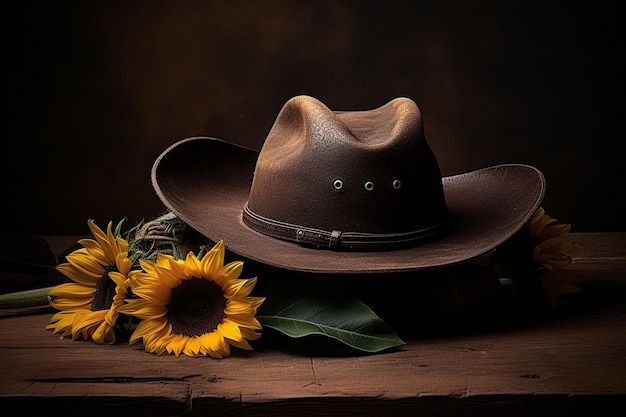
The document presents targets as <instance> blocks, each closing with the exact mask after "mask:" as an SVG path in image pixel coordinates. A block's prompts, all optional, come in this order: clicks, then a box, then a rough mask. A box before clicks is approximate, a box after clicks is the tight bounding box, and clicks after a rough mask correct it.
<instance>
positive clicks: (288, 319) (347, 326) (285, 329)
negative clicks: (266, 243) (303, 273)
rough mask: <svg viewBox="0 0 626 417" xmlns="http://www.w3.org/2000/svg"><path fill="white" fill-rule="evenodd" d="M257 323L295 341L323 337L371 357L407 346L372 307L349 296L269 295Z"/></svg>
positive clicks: (315, 293)
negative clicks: (309, 337) (374, 354)
mask: <svg viewBox="0 0 626 417" xmlns="http://www.w3.org/2000/svg"><path fill="white" fill-rule="evenodd" d="M257 319H258V320H259V321H260V322H261V324H262V325H263V326H264V327H268V328H272V329H274V330H277V331H279V332H281V333H283V334H285V335H287V336H289V337H292V338H301V337H305V336H311V335H322V336H326V337H329V338H331V339H335V340H337V341H339V342H342V343H344V344H345V345H347V346H350V347H352V348H355V349H358V350H361V351H365V352H370V353H374V352H380V351H382V350H385V349H388V348H392V347H396V346H399V345H402V344H404V342H403V341H402V340H401V339H400V338H399V337H398V335H396V333H395V332H394V331H393V330H392V329H391V328H390V327H389V326H388V325H387V324H386V323H385V322H384V321H383V320H382V319H381V318H380V317H378V316H377V315H376V314H375V313H374V312H373V311H372V310H371V309H370V308H369V307H368V306H366V305H365V304H363V302H361V301H360V300H359V299H358V298H356V297H354V296H353V295H351V294H348V293H336V292H334V293H333V294H328V293H321V292H318V291H307V292H304V293H302V292H298V291H295V292H294V291H292V292H288V293H278V294H268V296H267V297H266V300H265V302H264V303H263V305H262V306H261V308H259V312H258V314H257Z"/></svg>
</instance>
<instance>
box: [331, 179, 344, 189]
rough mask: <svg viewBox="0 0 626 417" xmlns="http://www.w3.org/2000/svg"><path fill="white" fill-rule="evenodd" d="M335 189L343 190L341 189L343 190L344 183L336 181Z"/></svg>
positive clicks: (334, 183)
mask: <svg viewBox="0 0 626 417" xmlns="http://www.w3.org/2000/svg"><path fill="white" fill-rule="evenodd" d="M333 187H334V188H335V190H341V188H343V181H341V180H335V181H334V182H333Z"/></svg>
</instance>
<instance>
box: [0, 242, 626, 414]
mask: <svg viewBox="0 0 626 417" xmlns="http://www.w3.org/2000/svg"><path fill="white" fill-rule="evenodd" d="M572 238H573V239H574V246H573V247H572V249H571V250H570V251H569V253H570V254H571V255H572V258H573V264H572V265H571V266H570V269H575V270H578V271H580V272H581V274H582V275H581V277H582V282H581V285H582V286H583V292H584V294H585V296H586V297H587V300H590V301H588V302H586V303H585V306H584V307H583V308H578V309H572V310H568V312H567V313H561V314H553V315H548V316H547V317H544V318H543V319H541V320H537V321H533V322H530V323H526V324H524V325H520V324H519V323H517V324H514V325H511V326H510V327H502V326H500V327H498V328H497V329H494V330H493V331H481V332H472V331H462V330H459V331H457V332H452V333H448V334H445V335H432V334H429V335H424V336H419V335H417V336H415V337H414V338H412V339H411V340H408V341H407V342H408V343H407V344H406V345H404V346H401V347H400V348H398V349H394V350H392V351H390V352H387V353H382V354H376V355H337V356H311V355H310V354H308V353H304V352H306V351H307V350H298V349H297V348H295V347H291V348H290V347H285V348H283V347H282V346H281V345H280V344H276V343H269V342H266V343H262V341H263V339H264V338H261V339H260V340H259V341H258V342H259V343H258V344H256V345H255V351H254V352H244V351H240V350H233V352H232V355H231V357H229V358H227V359H223V360H214V359H211V358H189V357H175V356H156V355H152V354H148V353H146V352H144V351H143V349H142V347H141V346H140V345H139V344H137V345H133V346H128V345H127V344H115V345H110V346H109V345H106V346H100V345H96V344H95V343H93V342H85V341H72V340H71V339H63V340H62V339H60V338H59V337H58V336H57V335H54V334H53V333H52V332H50V331H47V330H45V326H46V324H47V323H48V322H49V320H50V317H51V314H52V311H50V310H44V311H32V312H31V313H32V314H20V315H15V314H10V313H11V312H8V313H7V312H5V314H4V317H2V318H0V369H1V370H2V371H1V373H0V406H1V407H2V409H4V410H6V409H8V407H13V408H14V409H15V410H21V411H23V412H25V413H26V415H30V414H32V415H60V416H61V415H62V416H70V415H81V416H92V415H105V414H106V415H110V416H117V415H126V414H128V415H141V416H151V415H184V416H188V415H189V416H195V415H272V416H273V415H303V416H304V415H307V416H309V415H355V416H369V415H383V416H395V415H415V416H428V415H436V416H447V415H460V416H463V415H477V416H489V415H494V416H496V415H497V416H507V417H510V416H517V415H532V416H544V415H545V416H557V415H589V416H598V417H603V416H607V415H621V412H624V411H625V410H626V314H625V313H626V274H625V272H626V246H625V242H626V233H606V234H596V233H585V234H572ZM67 242H68V238H67V237H57V238H54V237H53V238H52V239H50V244H51V247H53V248H54V249H55V250H57V251H58V250H61V249H64V248H66V247H67ZM37 412H39V413H42V412H46V413H47V414H37ZM12 415H22V414H21V413H17V414H12ZM624 415H626V414H624Z"/></svg>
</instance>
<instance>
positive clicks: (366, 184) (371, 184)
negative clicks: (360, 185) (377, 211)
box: [364, 181, 374, 191]
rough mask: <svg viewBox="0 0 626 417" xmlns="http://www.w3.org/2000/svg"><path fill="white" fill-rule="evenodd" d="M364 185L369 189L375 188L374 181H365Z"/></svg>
mask: <svg viewBox="0 0 626 417" xmlns="http://www.w3.org/2000/svg"><path fill="white" fill-rule="evenodd" d="M364 187H365V189H366V190H367V191H372V190H373V189H374V183H373V182H371V181H368V182H366V183H365V185H364Z"/></svg>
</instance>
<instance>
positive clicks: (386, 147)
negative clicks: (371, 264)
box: [244, 96, 448, 248]
mask: <svg viewBox="0 0 626 417" xmlns="http://www.w3.org/2000/svg"><path fill="white" fill-rule="evenodd" d="M447 216H448V210H447V208H446V203H445V197H444V192H443V186H442V182H441V172H440V169H439V165H438V163H437V160H436V158H435V156H434V154H433V153H432V151H431V149H430V147H429V145H428V143H427V141H426V138H425V135H424V129H423V123H422V116H421V112H420V110H419V108H418V106H417V105H416V104H415V102H413V101H412V100H410V99H408V98H396V99H394V100H391V101H390V102H388V103H387V104H385V105H383V106H381V107H379V108H376V109H373V110H365V111H331V110H330V109H329V108H328V107H326V106H325V105H324V104H322V103H321V102H320V101H318V100H316V99H314V98H312V97H308V96H297V97H294V98H292V99H291V100H289V101H288V102H287V103H286V104H285V105H284V106H283V108H282V110H281V111H280V113H279V115H278V117H277V119H276V121H275V122H274V125H273V126H272V129H271V130H270V132H269V134H268V136H267V139H266V141H265V143H264V145H263V148H262V149H261V152H260V153H259V157H258V159H257V163H256V168H255V173H254V178H253V182H252V186H251V189H250V194H249V198H248V202H247V205H246V208H245V214H244V221H245V222H246V224H248V225H249V226H250V227H252V228H254V229H256V230H258V231H260V232H262V233H266V234H270V235H274V236H275V237H280V238H284V239H287V240H294V241H300V242H302V243H309V244H313V245H319V246H330V247H332V246H333V243H335V244H336V243H337V242H338V241H339V240H340V239H341V238H340V236H344V237H345V236H352V239H351V240H352V241H353V242H352V243H346V239H345V238H344V244H343V245H339V246H341V247H354V248H358V247H368V246H372V244H371V243H372V242H374V244H373V246H375V247H376V248H380V246H381V244H383V245H385V244H388V243H398V242H404V241H415V240H419V239H416V236H417V237H419V238H420V239H421V238H422V237H424V236H427V235H430V234H432V233H433V232H438V231H439V230H440V229H441V227H442V225H443V224H444V223H445V222H446V219H447ZM333 240H334V241H335V242H333ZM348 240H350V239H348ZM359 241H360V242H361V243H359ZM363 241H365V242H366V243H365V244H363ZM354 242H356V243H354ZM367 242H369V243H367Z"/></svg>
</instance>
